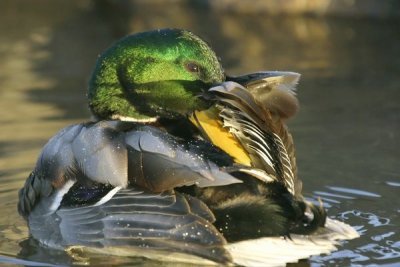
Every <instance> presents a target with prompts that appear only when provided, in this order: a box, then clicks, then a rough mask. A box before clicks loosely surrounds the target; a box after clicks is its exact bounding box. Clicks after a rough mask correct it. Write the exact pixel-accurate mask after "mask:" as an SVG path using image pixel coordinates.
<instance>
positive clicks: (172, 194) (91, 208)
mask: <svg viewBox="0 0 400 267" xmlns="http://www.w3.org/2000/svg"><path fill="white" fill-rule="evenodd" d="M298 79H299V75H298V74H297V73H292V72H259V73H253V74H248V75H243V76H238V77H231V76H227V75H225V73H224V71H223V69H222V66H221V64H220V62H219V60H218V58H217V56H216V54H215V53H214V51H213V50H212V49H211V48H210V46H209V45H208V44H207V43H206V42H204V41H203V40H202V39H201V38H199V37H198V36H196V35H194V34H193V33H191V32H189V31H186V30H179V29H164V30H155V31H149V32H144V33H138V34H134V35H130V36H127V37H125V38H123V39H122V40H119V41H117V42H116V43H115V44H114V45H112V46H111V47H110V48H109V49H108V50H106V51H105V52H104V53H103V54H102V55H101V56H100V57H99V58H98V60H97V64H96V66H95V69H94V71H93V74H92V77H91V79H90V82H89V90H88V100H89V107H90V110H91V111H92V114H93V120H92V121H89V122H85V123H81V124H75V125H71V126H68V127H66V128H64V129H62V130H61V131H60V132H59V133H57V134H56V135H55V136H54V137H52V138H51V139H50V140H49V142H48V143H47V144H46V145H45V147H44V148H43V151H42V152H41V154H40V156H39V158H38V161H37V163H36V167H35V169H34V170H33V171H32V173H31V174H30V176H29V177H28V179H27V180H26V183H25V185H24V186H23V188H22V189H21V190H20V192H19V203H18V210H19V213H20V214H21V215H22V216H23V217H24V218H25V219H26V220H27V223H28V226H29V230H30V234H31V236H32V237H33V238H34V239H36V240H38V241H39V242H40V243H41V244H42V245H43V246H48V247H51V248H56V249H71V248H84V249H87V250H88V251H91V252H96V253H109V254H116V255H128V256H135V255H138V256H143V257H149V258H152V259H158V260H172V261H182V262H195V263H205V264H221V263H222V264H228V265H247V266H255V265H261V266H268V265H272V266H276V265H284V264H285V263H286V262H293V261H297V260H298V259H301V258H306V257H309V256H310V255H315V254H320V253H327V252H329V251H331V250H333V249H334V248H335V244H336V243H335V240H337V239H351V238H355V237H356V236H358V234H357V232H356V231H355V230H353V229H352V228H351V227H350V226H348V225H346V224H344V223H341V222H338V221H334V220H331V219H329V218H327V217H326V213H325V211H324V209H323V208H322V206H318V205H313V204H311V203H308V202H307V201H305V200H304V198H303V197H302V195H301V182H300V180H299V179H298V178H297V171H296V170H297V168H296V163H295V155H294V147H293V140H292V137H291V135H290V133H289V132H288V130H287V127H286V126H285V120H286V119H288V118H290V117H292V116H293V115H294V114H295V113H296V111H297V109H298V101H297V98H296V97H295V93H294V87H295V85H296V83H297V81H298ZM277 251H279V253H277Z"/></svg>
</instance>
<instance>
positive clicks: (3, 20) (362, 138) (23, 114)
mask: <svg viewBox="0 0 400 267" xmlns="http://www.w3.org/2000/svg"><path fill="white" fill-rule="evenodd" d="M40 2H41V5H35V4H30V3H29V2H27V1H11V0H9V1H2V3H1V4H0V7H1V8H0V33H1V34H0V38H1V42H0V56H1V58H2V60H1V61H0V69H1V72H0V94H1V97H0V107H1V110H2V111H1V115H2V116H0V122H1V125H2V126H1V131H0V214H2V215H3V216H2V217H1V218H0V255H2V256H0V262H10V261H13V259H14V258H15V257H18V258H20V259H21V260H30V261H33V262H40V263H41V262H47V263H52V264H61V265H63V264H64V265H68V264H71V263H73V262H78V263H81V264H83V263H88V262H90V263H91V264H100V263H101V264H103V265H104V264H105V265H107V264H118V265H121V266H129V265H132V264H135V265H144V264H156V263H150V262H148V261H144V260H143V259H126V258H117V257H106V258H105V257H101V256H97V257H92V258H89V259H88V258H85V256H84V255H82V256H79V255H74V257H73V258H71V257H69V256H68V255H67V254H66V253H64V252H59V251H52V250H49V249H44V248H41V247H38V246H37V244H35V241H34V240H30V239H27V236H28V230H27V228H26V225H25V222H24V221H23V220H22V219H21V218H20V217H19V216H18V214H17V212H16V202H17V190H18V189H19V188H20V187H21V186H22V184H23V182H24V180H25V178H26V177H27V175H28V173H29V171H30V170H31V169H32V167H33V166H34V163H35V161H36V157H37V155H38V153H39V151H40V148H41V147H42V146H43V145H44V143H45V142H46V141H47V140H48V138H49V137H51V136H52V135H53V134H54V133H55V132H57V131H58V130H59V129H60V128H62V127H64V126H65V125H68V124H71V123H74V122H79V121H82V120H85V119H86V118H88V115H89V113H88V111H87V107H86V102H85V101H86V100H85V88H86V81H87V77H88V76H89V74H90V69H91V67H92V66H93V64H94V61H95V59H96V56H97V54H98V53H99V52H100V51H102V50H103V49H104V47H106V46H108V45H109V44H110V43H111V42H112V41H113V40H115V39H116V38H119V37H120V36H121V35H123V34H125V33H127V32H131V31H141V30H146V29H151V28H157V27H167V26H168V27H180V28H188V29H191V30H193V31H194V32H196V33H198V34H199V35H202V36H204V37H205V38H206V39H207V40H209V41H210V43H211V44H212V46H213V47H214V48H215V50H216V51H217V53H218V54H219V55H220V56H221V58H222V63H223V64H224V66H225V68H226V71H227V72H228V73H232V74H238V73H244V72H251V71H255V70H260V69H270V70H292V71H297V72H300V73H302V74H303V77H302V80H301V82H300V85H299V93H298V96H299V98H300V101H301V103H302V108H301V112H300V114H299V115H298V116H297V118H295V119H294V120H293V121H291V122H289V124H290V127H291V129H292V131H293V135H294V138H295V142H296V145H297V152H298V165H299V175H300V177H302V179H303V180H304V187H305V195H306V196H307V198H308V199H309V200H310V201H318V198H320V199H322V200H323V201H324V205H325V207H326V208H327V209H328V212H329V215H330V216H332V217H334V218H337V219H339V220H342V221H345V222H347V223H349V224H351V225H353V226H354V227H356V229H357V230H358V231H359V232H360V234H361V235H362V236H361V238H359V239H357V240H352V241H349V242H343V246H342V247H341V248H340V250H339V251H337V252H335V253H333V254H331V255H327V256H326V255H325V256H324V255H323V256H319V257H314V258H313V259H312V260H311V264H312V265H315V266H319V265H324V266H325V265H349V264H362V265H366V264H384V263H388V264H392V263H397V262H400V241H399V240H400V236H399V232H398V225H399V224H400V218H399V217H400V209H399V207H398V195H399V189H400V188H399V187H400V170H399V167H398V166H399V164H398V161H399V154H398V151H399V150H400V143H399V142H398V140H399V139H400V138H399V133H400V105H399V99H400V80H399V78H398V74H399V73H400V50H399V49H398V48H399V45H400V42H399V41H400V36H399V35H398V27H397V26H396V25H399V24H398V21H394V20H343V19H336V20H335V19H330V20H323V19H317V18H310V17H308V18H307V17H294V18H285V17H267V16H264V15H262V14H260V15H252V16H249V15H241V14H238V13H220V12H215V11H210V10H207V9H203V10H199V9H197V8H195V7H193V6H191V5H189V4H187V5H186V6H185V5H183V6H182V5H173V6H169V7H168V8H165V7H161V8H160V7H154V6H143V3H142V4H141V6H135V5H131V6H129V8H125V9H122V10H121V9H120V10H118V9H117V10H115V7H112V6H104V3H105V2H103V4H101V5H97V6H96V7H94V6H93V5H92V2H90V1H68V2H67V1H50V0H41V1H40ZM139 2H142V1H139ZM139 2H138V3H139ZM35 3H36V2H35ZM138 5H139V4H138ZM128 11H129V12H128ZM113 12H114V14H115V12H118V13H117V15H118V16H117V17H115V16H112V15H110V13H113ZM98 14H102V15H101V16H99V15H98ZM132 14H133V16H131V15H132ZM176 14H179V16H177V15H176ZM105 19H107V20H108V22H109V23H106V22H107V21H105ZM108 25H112V26H111V27H109V26H108ZM14 262H15V263H18V264H21V265H24V264H27V263H24V262H17V261H16V260H15V261H14ZM38 265H40V266H41V265H42V264H38ZM157 265H159V264H157Z"/></svg>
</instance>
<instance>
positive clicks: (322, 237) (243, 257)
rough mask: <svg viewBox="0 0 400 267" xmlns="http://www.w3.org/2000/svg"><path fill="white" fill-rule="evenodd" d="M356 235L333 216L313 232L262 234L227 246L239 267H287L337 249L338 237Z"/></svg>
mask: <svg viewBox="0 0 400 267" xmlns="http://www.w3.org/2000/svg"><path fill="white" fill-rule="evenodd" d="M357 237H359V234H358V233H357V231H356V230H355V229H354V228H352V227H351V226H350V225H348V224H345V223H343V222H339V221H337V220H333V219H329V218H327V219H326V223H325V227H324V228H321V229H320V230H318V231H317V232H316V233H314V234H313V235H307V236H306V235H297V234H291V235H290V238H285V237H264V238H259V239H253V240H245V241H240V242H236V243H230V244H228V245H227V246H226V249H227V250H228V251H229V253H230V254H231V255H232V259H233V263H234V264H237V265H240V266H286V263H293V262H297V261H298V260H300V259H306V258H308V257H310V256H313V255H320V254H324V253H330V252H332V251H334V250H336V249H337V248H336V245H337V244H338V243H339V242H338V241H339V240H348V239H354V238H357Z"/></svg>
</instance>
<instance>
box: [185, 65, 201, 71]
mask: <svg viewBox="0 0 400 267" xmlns="http://www.w3.org/2000/svg"><path fill="white" fill-rule="evenodd" d="M185 67H186V69H187V70H188V71H189V72H194V73H197V72H200V67H199V65H197V64H196V63H194V62H188V63H186V64H185Z"/></svg>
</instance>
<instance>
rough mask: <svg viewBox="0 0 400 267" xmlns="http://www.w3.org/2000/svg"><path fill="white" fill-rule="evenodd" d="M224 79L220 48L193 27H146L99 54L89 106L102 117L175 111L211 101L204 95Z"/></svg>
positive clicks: (144, 116) (147, 115)
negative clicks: (151, 29) (217, 54)
mask: <svg viewBox="0 0 400 267" xmlns="http://www.w3.org/2000/svg"><path fill="white" fill-rule="evenodd" d="M224 79H225V76H224V73H223V70H222V67H221V64H220V63H219V61H218V59H217V57H216V55H215V53H214V51H213V50H212V49H211V48H210V47H209V46H208V45H207V44H206V43H205V42H204V41H203V40H202V39H200V38H199V37H198V36H196V35H194V34H193V33H191V32H189V31H185V30H178V29H164V30H155V31H149V32H143V33H138V34H134V35H130V36H127V37H125V38H123V39H121V40H120V41H117V42H116V43H115V44H114V45H113V46H111V47H110V48H109V49H108V50H106V51H105V52H104V53H103V54H102V55H101V56H100V57H99V59H98V60H97V64H96V67H95V69H94V72H93V74H92V77H91V80H90V84H89V93H88V97H89V106H90V109H91V110H92V112H93V114H94V115H95V116H96V117H98V118H100V119H106V118H112V117H118V116H124V117H130V118H133V119H148V118H152V117H156V116H164V117H171V116H174V115H176V114H185V113H187V112H190V111H192V110H194V109H201V108H203V107H205V106H206V105H207V103H206V102H205V100H203V99H202V98H201V97H199V95H201V94H202V92H205V91H206V90H207V89H208V88H209V87H210V86H211V85H213V84H216V83H221V82H223V80H224Z"/></svg>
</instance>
